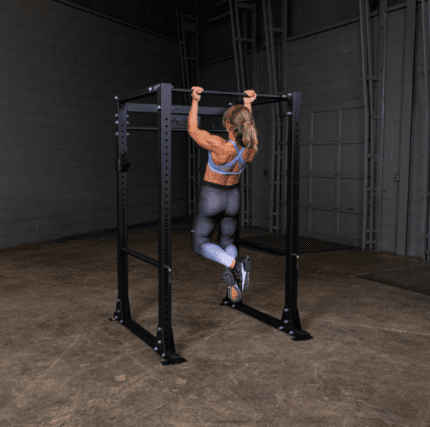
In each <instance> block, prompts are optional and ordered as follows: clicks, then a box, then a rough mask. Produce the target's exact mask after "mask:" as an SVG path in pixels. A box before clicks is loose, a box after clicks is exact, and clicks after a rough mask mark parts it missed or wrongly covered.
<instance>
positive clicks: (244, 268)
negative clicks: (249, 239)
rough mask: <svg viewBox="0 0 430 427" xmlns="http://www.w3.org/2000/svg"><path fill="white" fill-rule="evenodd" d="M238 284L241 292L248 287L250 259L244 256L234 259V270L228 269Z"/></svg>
mask: <svg viewBox="0 0 430 427" xmlns="http://www.w3.org/2000/svg"><path fill="white" fill-rule="evenodd" d="M230 270H231V271H232V272H233V274H234V275H235V277H236V278H237V283H238V284H239V287H240V289H241V290H242V292H245V291H246V290H247V289H248V286H249V274H250V272H251V257H250V256H248V255H247V256H245V257H241V258H238V257H236V265H235V266H234V268H230Z"/></svg>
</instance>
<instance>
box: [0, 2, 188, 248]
mask: <svg viewBox="0 0 430 427" xmlns="http://www.w3.org/2000/svg"><path fill="white" fill-rule="evenodd" d="M180 69H181V67H180V58H179V48H178V44H177V42H175V41H174V40H170V39H168V38H165V37H158V36H155V35H152V34H149V33H147V32H145V31H140V30H138V29H135V28H133V27H131V26H127V25H121V24H120V23H115V22H112V21H110V20H108V19H104V18H102V17H100V16H96V15H94V14H92V13H89V12H86V11H84V10H78V9H75V8H72V7H69V6H67V5H65V4H61V3H58V2H55V1H52V0H37V1H32V0H13V1H6V0H4V1H1V2H0V110H1V111H0V141H1V142H0V249H1V248H7V247H11V246H17V245H22V244H25V243H33V242H40V241H46V240H50V239H57V238H61V237H64V236H72V235H76V234H80V233H86V232H91V231H97V230H103V229H108V228H115V227H116V203H117V202H116V199H117V194H116V191H117V190H116V171H115V159H116V141H117V140H116V137H115V132H116V130H117V129H116V127H115V118H114V115H115V113H116V103H115V99H114V97H115V95H118V94H121V93H124V92H128V91H131V90H137V89H142V88H145V87H148V86H150V85H153V84H156V83H160V82H169V83H172V84H173V85H175V86H177V87H181V72H180ZM175 141H178V139H176V140H175ZM157 143H158V141H157V132H146V133H145V135H143V133H140V135H133V136H131V137H130V139H129V151H130V158H131V162H132V168H131V170H130V172H129V178H130V179H129V201H130V203H129V215H130V225H132V224H137V223H144V222H149V221H155V220H157V219H158V202H157V201H158V188H157V182H158V168H157V166H158V163H157V162H156V161H152V160H153V159H154V158H156V157H157V153H158V151H157V150H158V148H157V147H158V146H157ZM172 146H173V158H175V159H176V161H175V162H173V164H174V167H173V172H172V173H173V174H174V179H172V183H174V188H173V190H174V191H172V193H173V196H172V202H173V207H172V212H173V215H174V216H175V215H176V216H182V215H186V213H187V201H186V200H187V194H188V193H187V171H188V170H187V167H186V165H187V163H186V161H187V148H186V147H187V145H186V138H185V139H184V138H182V139H181V137H179V142H176V143H174V144H172ZM157 160H158V159H157ZM148 162H150V163H149V164H150V165H151V166H148Z"/></svg>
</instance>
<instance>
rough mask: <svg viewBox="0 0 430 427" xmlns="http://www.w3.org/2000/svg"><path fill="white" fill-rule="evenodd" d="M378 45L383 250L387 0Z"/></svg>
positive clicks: (381, 9) (383, 1) (381, 8)
mask: <svg viewBox="0 0 430 427" xmlns="http://www.w3.org/2000/svg"><path fill="white" fill-rule="evenodd" d="M378 45H379V53H378V56H377V57H378V58H379V87H378V118H379V139H380V143H381V147H380V151H379V153H380V154H379V190H378V193H379V206H378V218H379V220H378V246H377V250H378V251H381V250H382V201H383V197H382V195H383V183H384V139H385V138H384V132H385V77H386V74H387V0H381V1H380V3H379V16H378Z"/></svg>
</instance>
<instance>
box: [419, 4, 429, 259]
mask: <svg viewBox="0 0 430 427" xmlns="http://www.w3.org/2000/svg"><path fill="white" fill-rule="evenodd" d="M421 5H422V19H423V49H424V51H423V54H424V84H425V95H426V135H425V139H426V141H425V162H424V212H423V225H422V232H423V253H422V258H423V261H425V262H430V248H429V241H430V239H429V232H430V231H429V196H430V193H429V191H430V190H429V175H430V163H429V131H430V130H429V121H430V117H429V114H430V94H429V93H430V88H429V71H430V70H429V22H430V17H429V15H428V14H429V13H430V8H429V7H428V2H427V10H426V2H425V1H424V0H423V1H422V3H421Z"/></svg>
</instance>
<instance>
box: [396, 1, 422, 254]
mask: <svg viewBox="0 0 430 427" xmlns="http://www.w3.org/2000/svg"><path fill="white" fill-rule="evenodd" d="M416 11H417V2H416V0H408V1H407V12H406V24H405V35H406V38H405V48H404V61H403V63H404V67H403V94H402V131H401V137H400V143H401V147H400V189H399V203H398V217H397V250H396V254H397V255H403V256H404V255H406V243H407V242H406V239H407V228H408V207H409V206H408V205H409V173H410V156H411V131H412V96H413V80H414V52H415V31H416V25H415V23H416Z"/></svg>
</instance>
